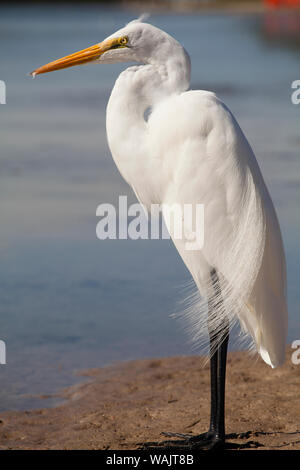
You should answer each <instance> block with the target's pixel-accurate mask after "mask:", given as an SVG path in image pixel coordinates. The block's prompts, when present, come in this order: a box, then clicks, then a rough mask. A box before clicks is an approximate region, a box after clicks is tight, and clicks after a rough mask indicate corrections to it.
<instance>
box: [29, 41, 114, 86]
mask: <svg viewBox="0 0 300 470" xmlns="http://www.w3.org/2000/svg"><path fill="white" fill-rule="evenodd" d="M117 45H119V38H112V39H107V40H106V41H103V42H100V43H99V44H95V45H94V46H90V47H88V48H87V49H83V50H82V51H79V52H74V54H70V55H67V56H65V57H62V58H61V59H57V60H54V61H53V62H49V64H46V65H43V66H42V67H39V68H37V69H35V70H34V71H33V72H31V73H30V75H32V76H33V77H35V76H36V75H39V74H41V73H48V72H53V71H54V70H60V69H66V68H67V67H73V66H74V65H81V64H86V63H88V62H92V61H93V60H96V59H98V58H99V57H100V56H101V55H102V54H104V52H106V51H108V50H109V49H111V48H113V47H114V46H117Z"/></svg>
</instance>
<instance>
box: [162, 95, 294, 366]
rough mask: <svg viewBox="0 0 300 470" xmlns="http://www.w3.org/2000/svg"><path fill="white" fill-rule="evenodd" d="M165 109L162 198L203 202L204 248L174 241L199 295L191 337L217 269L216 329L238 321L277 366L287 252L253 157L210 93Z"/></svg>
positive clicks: (179, 100) (282, 341) (283, 332)
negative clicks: (169, 126) (170, 124)
mask: <svg viewBox="0 0 300 470" xmlns="http://www.w3.org/2000/svg"><path fill="white" fill-rule="evenodd" d="M176 100H177V101H176ZM168 107H169V109H168V111H166V109H164V108H163V107H162V110H161V111H160V112H161V116H160V118H163V120H164V121H165V122H167V121H168V119H167V115H165V116H164V113H166V112H167V113H169V117H170V116H171V115H172V116H176V119H177V126H176V129H177V131H176V135H174V133H173V135H172V130H168V131H166V133H165V134H164V145H165V150H164V166H165V168H167V170H166V171H167V172H168V173H166V176H165V179H166V180H168V181H169V182H170V181H171V182H172V183H169V184H168V186H167V187H166V188H165V191H164V198H163V199H164V201H166V202H167V203H174V202H176V203H179V204H186V203H191V204H193V205H195V204H203V205H204V245H203V248H202V249H200V250H197V251H188V250H186V248H185V244H184V243H183V241H182V240H175V239H174V243H175V245H176V247H177V249H178V251H179V253H180V254H181V256H182V258H183V260H184V261H185V263H186V265H187V267H188V268H189V270H190V272H191V273H192V275H193V278H194V280H195V282H196V284H197V286H198V288H199V291H200V293H201V294H202V300H201V301H196V302H195V301H192V303H191V307H190V308H189V316H190V318H191V320H192V328H193V333H194V336H195V337H196V338H199V337H200V336H201V335H202V330H203V329H204V328H205V320H203V316H201V309H203V308H204V306H205V307H206V305H207V301H210V299H211V298H212V297H215V295H216V292H215V289H214V288H213V286H212V283H211V278H210V272H211V270H212V269H215V270H216V271H217V273H218V276H219V281H220V285H221V293H220V299H219V300H222V302H220V301H217V302H216V301H215V302H214V303H215V305H217V308H215V327H216V330H217V331H218V330H222V324H225V322H223V319H224V315H225V314H226V315H228V316H229V317H230V318H231V319H232V320H235V319H239V320H240V323H241V325H242V327H243V329H244V330H245V331H246V332H247V333H250V337H251V338H252V340H253V342H254V344H255V345H256V348H257V350H258V351H259V352H260V354H261V355H262V357H263V359H264V360H265V361H266V362H267V363H268V364H270V365H272V366H276V365H278V364H280V363H282V362H283V360H284V349H285V337H286V319H287V309H286V294H285V289H286V287H285V284H286V281H285V279H286V275H285V258H284V251H283V246H282V241H281V234H280V228H279V224H278V221H277V217H276V214H275V210H274V207H273V203H272V201H271V198H270V196H269V194H268V191H267V188H266V186H265V183H264V180H263V178H262V175H261V172H260V169H259V167H258V164H257V161H256V159H255V156H254V154H253V152H252V149H251V147H250V145H249V143H248V142H247V140H246V138H245V136H244V134H243V132H242V131H241V129H240V127H239V125H238V124H237V122H236V120H235V118H234V117H233V115H232V114H231V112H230V111H229V110H228V109H227V107H226V106H225V105H224V104H223V103H222V102H221V101H220V100H219V99H218V98H217V97H216V96H215V95H214V94H212V93H208V92H197V91H193V92H187V93H184V94H182V95H180V96H179V97H178V98H177V99H173V101H172V103H171V102H170V103H169V105H168ZM157 122H159V118H158V119H157ZM172 141H173V145H172ZM174 143H175V145H174ZM173 238H174V237H173ZM203 299H205V302H204V301H203ZM219 336H220V337H222V335H219Z"/></svg>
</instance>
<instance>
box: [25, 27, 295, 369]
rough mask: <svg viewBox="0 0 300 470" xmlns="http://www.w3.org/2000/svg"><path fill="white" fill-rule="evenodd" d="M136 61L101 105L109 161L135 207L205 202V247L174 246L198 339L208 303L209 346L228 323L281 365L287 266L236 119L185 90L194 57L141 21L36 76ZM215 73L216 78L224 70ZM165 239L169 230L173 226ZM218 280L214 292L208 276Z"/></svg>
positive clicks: (212, 98)
mask: <svg viewBox="0 0 300 470" xmlns="http://www.w3.org/2000/svg"><path fill="white" fill-rule="evenodd" d="M132 61H134V62H138V63H141V64H142V65H138V66H133V67H129V68H128V69H127V70H125V71H124V72H123V73H121V75H120V76H119V78H118V79H117V81H116V83H115V86H114V88H113V91H112V94H111V97H110V100H109V103H108V107H107V136H108V142H109V146H110V149H111V153H112V156H113V158H114V161H115V162H116V165H117V166H118V168H119V170H120V172H121V174H122V176H123V177H124V178H125V180H126V181H127V182H128V183H129V184H130V185H131V186H132V188H133V190H134V192H135V194H136V195H137V198H138V199H139V201H140V202H141V203H142V204H143V205H144V206H145V207H146V208H148V209H149V208H150V206H151V204H170V205H172V204H174V203H177V204H180V205H184V204H193V206H195V205H196V204H204V223H205V225H204V227H205V229H204V230H205V241H204V247H203V248H202V249H199V250H197V251H189V250H187V249H186V248H185V242H186V240H185V239H184V238H183V239H181V240H178V239H174V236H173V239H174V240H173V241H174V243H175V246H176V248H177V250H178V252H179V253H180V255H181V257H182V259H183V261H184V262H185V264H186V266H187V267H188V269H189V271H190V273H191V275H192V277H193V279H194V281H195V284H196V286H197V288H198V292H199V295H197V296H193V297H192V298H190V299H189V302H188V305H187V309H186V311H185V315H186V317H187V319H188V320H189V324H190V330H191V332H192V335H193V338H194V339H195V341H197V342H200V343H201V341H202V338H203V337H204V335H205V331H206V314H205V313H206V310H207V305H208V304H210V303H211V302H213V303H214V313H213V325H214V329H215V333H216V334H215V344H213V348H212V352H213V351H214V350H215V349H216V348H217V347H218V346H219V343H220V342H221V341H222V340H223V338H224V335H223V334H222V332H223V325H226V321H225V320H226V318H227V317H229V319H230V320H231V322H234V321H236V320H238V321H239V322H240V324H241V326H242V329H243V331H244V333H245V334H246V335H248V336H249V337H250V338H251V340H252V343H253V345H254V346H255V347H256V349H257V351H258V352H259V353H260V355H261V357H262V358H263V360H264V361H265V362H266V363H267V364H269V365H271V366H272V367H276V366H278V365H280V364H282V363H283V361H284V356H285V341H286V332H287V305H286V269H285V257H284V251H283V245H282V240H281V234H280V228H279V224H278V221H277V217H276V214H275V210H274V207H273V203H272V201H271V198H270V196H269V193H268V190H267V188H266V186H265V183H264V180H263V177H262V175H261V172H260V169H259V167H258V164H257V161H256V159H255V156H254V154H253V151H252V150H251V147H250V145H249V143H248V142H247V140H246V138H245V136H244V134H243V132H242V131H241V129H240V127H239V125H238V124H237V122H236V120H235V118H234V117H233V115H232V114H231V112H230V111H229V110H228V108H227V107H226V106H225V105H224V104H223V103H222V101H221V100H220V99H219V98H218V97H217V96H216V95H215V94H214V93H211V92H208V91H199V90H198V91H194V90H190V91H188V89H189V83H190V59H189V56H188V54H187V52H186V51H185V50H184V48H183V47H182V46H181V45H180V44H179V43H178V42H177V41H176V40H175V39H174V38H172V37H171V36H169V35H168V34H167V33H165V32H164V31H161V30H160V29H158V28H156V27H154V26H152V25H150V24H145V23H143V22H141V21H139V20H136V21H134V22H131V23H129V24H128V25H127V26H125V27H124V28H122V29H121V30H119V31H117V32H116V33H114V34H113V35H111V36H110V37H109V38H107V39H106V40H105V41H103V42H102V43H99V44H97V45H95V46H92V47H90V48H87V49H85V50H84V51H80V52H79V53H75V54H72V55H70V56H67V57H65V58H63V59H59V60H57V61H54V62H52V63H50V64H47V65H46V66H43V67H41V68H39V69H37V70H35V71H34V72H33V75H34V76H35V75H36V74H39V73H45V72H49V71H51V70H56V69H59V68H65V67H69V66H71V65H78V64H83V63H87V62H98V63H110V62H132ZM220 73H221V71H220ZM170 231H171V236H172V235H174V233H173V231H174V228H172V227H170ZM212 270H215V271H216V272H217V274H218V278H219V284H220V289H219V291H218V292H216V289H215V288H214V287H213V285H212V282H211V272H212Z"/></svg>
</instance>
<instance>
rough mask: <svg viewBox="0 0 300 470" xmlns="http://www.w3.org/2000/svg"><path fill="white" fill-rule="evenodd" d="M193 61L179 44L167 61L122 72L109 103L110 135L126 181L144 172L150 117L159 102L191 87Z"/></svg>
mask: <svg viewBox="0 0 300 470" xmlns="http://www.w3.org/2000/svg"><path fill="white" fill-rule="evenodd" d="M189 82H190V61H189V57H188V55H187V53H186V52H185V51H184V49H183V48H182V47H181V46H180V45H179V44H178V50H177V51H175V54H174V55H173V56H172V57H171V58H169V59H168V60H167V61H166V62H165V63H155V62H153V63H150V61H149V63H147V64H145V65H141V66H134V67H130V68H128V69H127V70H125V71H124V72H122V73H121V75H120V76H119V78H118V79H117V81H116V83H115V86H114V88H113V91H112V93H111V96H110V99H109V102H108V106H107V115H106V116H107V119H106V125H107V137H108V143H109V147H110V150H111V153H112V156H113V158H114V160H115V163H116V165H117V166H118V168H119V170H120V172H121V174H122V176H123V177H124V178H125V180H126V181H127V182H128V183H129V184H131V185H133V184H132V178H131V174H132V171H133V170H134V172H135V174H136V170H137V168H139V167H140V168H141V173H142V172H143V163H144V162H145V159H146V158H147V131H148V124H147V117H146V116H145V112H146V111H147V110H148V109H149V108H150V112H151V110H152V111H153V110H154V109H155V106H156V105H157V104H158V103H161V102H162V101H163V100H165V99H167V98H168V97H170V96H172V95H174V94H179V93H182V92H183V91H186V90H187V89H188V88H189Z"/></svg>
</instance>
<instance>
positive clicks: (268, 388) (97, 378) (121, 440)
mask: <svg viewBox="0 0 300 470" xmlns="http://www.w3.org/2000/svg"><path fill="white" fill-rule="evenodd" d="M292 352H293V350H292V349H291V348H288V350H287V358H286V359H287V360H286V363H285V365H284V366H282V367H280V368H277V369H275V370H272V369H271V368H270V367H268V366H267V365H266V364H264V363H263V361H262V360H261V359H259V358H253V357H250V356H249V355H248V354H247V353H245V352H235V353H230V354H229V359H228V369H227V371H228V372H227V385H226V387H227V396H226V430H227V434H229V436H228V441H229V442H231V443H235V444H238V446H239V448H241V449H243V448H257V449H282V450H283V449H287V450H289V449H293V450H295V449H300V393H299V391H300V365H293V363H292V361H291V355H292ZM82 375H83V376H85V379H87V380H86V381H84V382H83V383H81V384H80V385H77V386H75V387H71V388H69V389H67V390H65V391H63V392H62V395H63V396H64V397H65V398H66V401H65V402H64V403H63V404H62V405H60V406H57V407H55V408H41V409H39V410H32V411H21V412H20V411H19V412H5V413H1V415H0V420H1V421H0V449H138V448H139V446H140V443H143V442H147V441H157V440H163V439H164V437H163V436H162V435H161V432H162V431H171V432H181V433H191V434H198V433H201V432H204V431H206V430H207V427H208V422H209V389H210V383H209V366H208V365H206V366H204V367H203V359H202V358H199V357H197V356H190V357H170V358H163V359H146V360H137V361H132V362H127V363H122V364H118V365H113V366H109V367H106V368H102V369H96V370H94V369H93V370H89V371H86V372H84V373H83V374H82ZM41 406H43V400H41ZM241 433H246V435H244V436H243V435H241V436H240V434H241ZM230 434H231V436H230Z"/></svg>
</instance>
